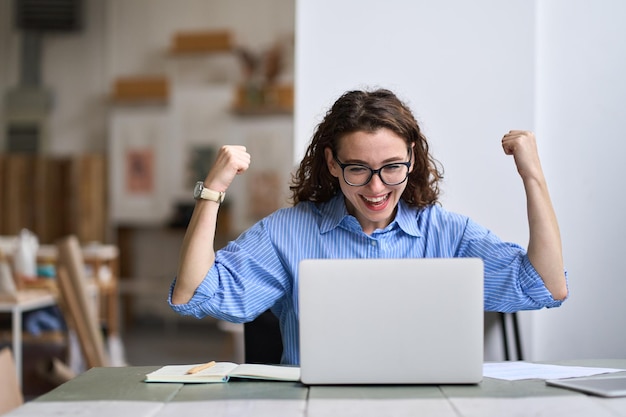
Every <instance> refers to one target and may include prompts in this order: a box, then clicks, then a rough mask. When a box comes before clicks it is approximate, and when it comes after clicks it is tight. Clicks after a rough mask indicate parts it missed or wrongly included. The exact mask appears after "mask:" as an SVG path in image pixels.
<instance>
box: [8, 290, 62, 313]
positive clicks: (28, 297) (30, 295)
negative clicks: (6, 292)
mask: <svg viewBox="0 0 626 417" xmlns="http://www.w3.org/2000/svg"><path fill="white" fill-rule="evenodd" d="M54 304H56V295H55V294H54V293H52V292H51V291H49V290H45V289H28V290H19V291H17V293H16V294H14V295H13V296H10V297H9V296H6V297H5V296H3V297H0V312H3V313H5V312H10V311H13V309H15V308H19V309H20V310H23V311H27V310H34V309H37V308H41V307H47V306H50V305H54Z"/></svg>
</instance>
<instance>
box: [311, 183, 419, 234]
mask: <svg viewBox="0 0 626 417" xmlns="http://www.w3.org/2000/svg"><path fill="white" fill-rule="evenodd" d="M319 211H320V214H321V216H322V223H321V224H320V232H321V233H327V232H329V231H331V230H333V229H335V228H337V227H338V226H339V225H340V224H342V223H343V224H344V225H345V226H346V227H348V228H350V229H354V228H355V227H358V229H359V230H362V229H361V226H360V225H359V224H358V221H357V220H356V218H354V217H353V216H352V215H350V214H349V213H348V210H347V209H346V203H345V200H344V196H343V194H342V193H337V195H335V196H334V197H333V198H332V199H330V200H329V201H328V202H326V203H322V204H321V205H319ZM418 214H419V212H418V210H417V209H416V208H414V207H409V206H408V205H407V204H406V203H405V202H404V200H400V202H399V203H398V211H397V213H396V218H395V219H394V220H393V221H392V222H391V224H390V225H389V226H387V227H386V228H385V229H386V230H391V228H393V227H394V226H395V224H397V226H398V227H399V228H400V229H402V231H404V232H405V233H406V234H409V235H411V236H416V237H419V236H421V235H422V234H421V233H420V231H419V229H418V227H417V216H418Z"/></svg>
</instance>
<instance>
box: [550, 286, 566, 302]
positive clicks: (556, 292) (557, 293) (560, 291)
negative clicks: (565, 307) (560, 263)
mask: <svg viewBox="0 0 626 417" xmlns="http://www.w3.org/2000/svg"><path fill="white" fill-rule="evenodd" d="M550 293H551V294H552V298H554V299H555V300H557V301H564V300H565V299H566V298H567V296H568V295H569V290H568V289H567V285H566V284H563V285H561V286H559V287H557V288H554V289H550Z"/></svg>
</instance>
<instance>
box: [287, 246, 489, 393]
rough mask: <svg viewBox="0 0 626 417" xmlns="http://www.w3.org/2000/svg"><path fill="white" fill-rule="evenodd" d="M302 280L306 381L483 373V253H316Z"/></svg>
mask: <svg viewBox="0 0 626 417" xmlns="http://www.w3.org/2000/svg"><path fill="white" fill-rule="evenodd" d="M298 285H299V288H298V298H299V301H298V303H299V306H298V310H299V321H300V368H301V379H302V382H303V383H304V384H309V385H317V384H472V383H478V382H480V381H481V380H482V366H483V338H484V334H483V318H484V313H483V309H484V306H483V297H484V295H483V263H482V260H480V259H475V258H449V259H315V260H313V259H310V260H304V261H302V262H301V263H300V270H299V284H298Z"/></svg>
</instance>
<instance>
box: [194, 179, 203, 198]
mask: <svg viewBox="0 0 626 417" xmlns="http://www.w3.org/2000/svg"><path fill="white" fill-rule="evenodd" d="M203 188H204V184H203V183H202V181H198V182H197V183H196V185H195V187H193V198H195V199H196V200H197V199H199V198H200V195H201V194H202V189H203Z"/></svg>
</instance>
